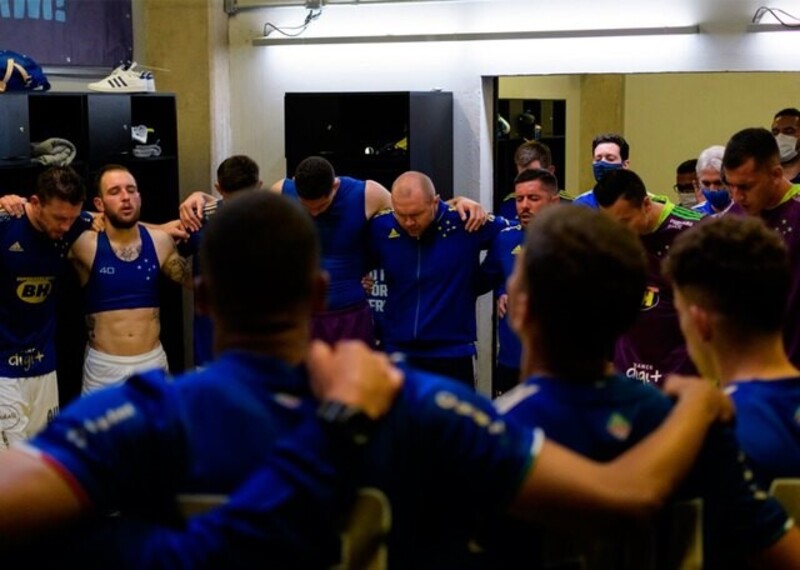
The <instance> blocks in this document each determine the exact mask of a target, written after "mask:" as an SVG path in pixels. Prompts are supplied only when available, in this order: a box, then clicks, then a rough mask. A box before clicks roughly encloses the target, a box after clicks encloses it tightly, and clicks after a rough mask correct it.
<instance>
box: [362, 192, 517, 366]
mask: <svg viewBox="0 0 800 570" xmlns="http://www.w3.org/2000/svg"><path fill="white" fill-rule="evenodd" d="M505 227H507V222H506V221H505V220H504V219H503V218H494V217H492V218H490V220H489V221H488V222H486V224H485V225H484V226H483V227H482V228H480V229H479V230H478V231H475V232H467V230H466V229H465V228H464V222H463V221H462V220H461V218H460V217H459V215H458V212H456V211H455V209H453V208H450V207H449V206H447V205H446V204H444V203H439V206H438V210H437V212H436V215H435V218H434V220H433V222H432V223H431V225H430V226H429V227H428V228H427V229H426V230H425V232H424V233H423V234H422V235H421V236H420V237H419V238H414V237H411V236H410V235H409V234H408V233H406V231H405V230H404V229H403V228H402V227H401V226H400V224H399V223H398V222H397V220H396V219H395V217H394V215H393V214H392V212H391V211H387V212H382V213H380V214H378V215H377V216H375V217H374V218H372V221H371V222H370V236H369V243H370V244H371V246H372V248H373V251H374V255H375V256H376V260H377V264H378V265H380V266H381V267H382V268H383V271H384V277H385V278H386V283H387V285H388V292H389V294H388V297H387V299H386V304H385V305H384V310H383V333H382V334H383V343H384V347H385V350H387V351H390V352H391V351H400V352H405V353H406V354H409V355H412V356H419V357H457V356H469V355H474V354H475V336H476V325H475V299H476V295H477V290H478V266H479V255H480V251H481V250H484V249H488V247H489V246H490V245H491V243H492V240H494V238H495V237H496V236H497V234H498V233H500V230H502V229H503V228H505Z"/></svg>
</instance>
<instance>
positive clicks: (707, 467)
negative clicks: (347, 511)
mask: <svg viewBox="0 0 800 570" xmlns="http://www.w3.org/2000/svg"><path fill="white" fill-rule="evenodd" d="M496 404H497V407H498V408H499V409H500V410H502V411H504V412H505V415H506V417H509V418H511V419H514V420H516V421H517V422H519V423H522V424H527V425H536V426H538V427H541V428H542V429H543V430H544V431H545V432H546V433H547V436H548V438H550V439H552V440H554V441H557V442H558V443H560V444H562V445H564V446H566V447H568V448H570V449H572V450H574V451H576V452H578V453H580V454H582V455H585V456H587V457H590V458H592V459H594V460H597V461H610V460H612V459H614V458H615V457H617V456H618V455H620V454H621V453H623V452H625V451H626V450H628V449H629V448H631V447H633V446H634V445H635V444H637V443H638V442H639V441H641V440H642V439H643V438H645V437H646V436H647V435H648V434H650V433H651V432H652V431H654V430H655V429H656V428H657V427H658V426H659V425H660V424H661V423H662V422H663V421H664V419H665V418H666V416H667V415H668V414H669V412H670V409H671V407H672V404H671V402H670V400H669V399H668V398H667V397H665V396H664V395H663V394H661V393H660V392H659V391H658V390H657V389H656V388H654V387H652V386H648V385H645V384H641V383H639V382H637V381H636V380H634V379H631V378H626V377H623V376H610V377H606V378H603V379H600V380H598V381H597V382H595V383H594V384H576V383H574V382H567V381H564V380H559V379H557V378H553V377H540V376H533V377H531V378H529V379H528V380H527V381H526V382H525V383H524V384H522V385H520V386H518V387H517V388H515V389H514V390H512V391H510V392H507V393H506V394H504V395H503V396H502V397H501V398H500V399H498V400H497V402H496ZM737 421H738V420H737ZM739 455H740V452H739V448H738V446H737V445H736V442H735V439H734V437H733V433H732V431H731V430H730V429H727V428H719V429H717V428H715V429H712V431H711V432H710V433H709V436H708V438H707V441H706V444H705V446H704V447H703V450H702V451H701V453H700V456H699V457H698V459H697V461H696V463H695V467H694V468H693V470H692V472H691V473H690V474H689V476H688V477H687V479H686V481H685V482H684V483H683V485H682V487H681V490H680V491H679V497H678V498H680V497H687V498H691V497H701V498H702V499H703V516H704V528H703V541H704V553H703V556H704V564H705V565H704V567H705V568H731V567H734V566H733V565H732V564H733V561H739V562H740V561H741V559H742V557H743V556H746V555H747V554H749V553H751V552H753V551H756V550H760V549H762V548H764V547H766V546H768V545H771V544H772V543H774V542H775V541H776V540H777V539H779V538H780V537H781V536H782V535H783V533H784V532H785V531H786V528H787V521H788V520H789V519H788V517H787V516H786V514H785V513H784V512H783V510H782V509H781V507H780V506H779V505H778V504H777V502H776V501H775V500H774V499H773V498H770V497H768V496H767V495H766V493H764V492H762V491H761V490H759V489H757V488H755V487H754V486H753V485H752V481H751V474H750V473H749V468H748V466H746V465H745V464H744V463H743V462H742V460H741V458H740V457H739ZM504 522H505V523H506V525H507V526H506V527H505V528H504V529H502V530H499V529H500V527H499V526H498V527H497V529H496V530H497V534H493V535H492V537H493V539H492V548H491V549H490V550H491V552H492V554H493V556H498V557H500V562H498V561H497V560H493V564H496V565H495V566H494V567H497V568H501V567H502V568H522V567H524V566H522V565H520V563H519V560H524V559H525V558H524V557H523V554H526V553H527V556H528V558H529V560H530V558H531V557H533V556H534V553H533V549H532V548H531V544H533V543H535V536H536V535H535V529H532V528H531V527H526V526H520V525H519V524H517V523H515V522H514V521H510V520H506V521H504ZM493 532H494V531H493ZM524 537H527V540H526V539H525V538H524ZM532 538H533V541H532V540H531V539H532ZM494 541H499V543H498V542H494ZM501 545H502V546H501ZM521 557H522V558H521ZM490 567H491V566H490Z"/></svg>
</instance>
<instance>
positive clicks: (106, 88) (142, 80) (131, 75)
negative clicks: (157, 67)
mask: <svg viewBox="0 0 800 570" xmlns="http://www.w3.org/2000/svg"><path fill="white" fill-rule="evenodd" d="M135 67H136V62H131V63H130V64H123V65H120V66H119V67H117V68H116V69H114V71H112V72H111V73H110V74H109V75H108V76H107V77H105V78H104V79H101V80H100V81H95V82H94V83H90V84H89V89H91V90H92V91H101V92H103V93H152V92H155V90H156V84H155V79H153V74H152V73H150V72H149V71H136V70H135Z"/></svg>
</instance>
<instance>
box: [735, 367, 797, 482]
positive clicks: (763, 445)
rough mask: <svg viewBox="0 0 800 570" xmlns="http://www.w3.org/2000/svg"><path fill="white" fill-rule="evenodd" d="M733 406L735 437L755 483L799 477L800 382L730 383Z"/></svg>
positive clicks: (762, 381) (792, 379)
mask: <svg viewBox="0 0 800 570" xmlns="http://www.w3.org/2000/svg"><path fill="white" fill-rule="evenodd" d="M726 391H727V392H728V394H730V396H731V398H733V402H734V404H735V405H736V437H737V439H738V440H739V445H741V446H742V449H743V450H744V452H745V453H746V454H747V457H748V459H749V460H750V461H751V462H752V464H753V468H754V472H755V474H756V479H757V480H758V481H759V483H761V484H762V485H763V486H764V488H768V487H769V485H770V484H771V483H772V480H773V479H776V478H779V477H793V478H797V477H800V378H787V379H784V380H750V381H742V382H733V383H732V384H731V385H730V386H729V387H728V389H727V390H726Z"/></svg>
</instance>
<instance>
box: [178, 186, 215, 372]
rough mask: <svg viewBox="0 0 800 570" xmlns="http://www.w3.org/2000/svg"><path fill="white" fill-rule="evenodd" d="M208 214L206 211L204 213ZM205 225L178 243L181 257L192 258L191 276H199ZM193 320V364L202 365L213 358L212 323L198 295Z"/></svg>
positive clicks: (195, 300)
mask: <svg viewBox="0 0 800 570" xmlns="http://www.w3.org/2000/svg"><path fill="white" fill-rule="evenodd" d="M223 203H224V202H223V201H222V200H217V201H216V203H215V204H214V206H213V210H211V211H212V212H213V211H216V208H219V207H220V206H222V205H223ZM206 215H208V213H206ZM205 229H206V227H205V226H201V227H200V229H198V230H197V231H196V232H192V233H190V234H189V239H187V240H186V241H184V242H182V243H179V244H178V253H179V254H180V256H181V257H191V258H192V276H193V277H195V278H197V277H199V276H200V255H198V254H199V252H200V243H201V242H202V241H203V234H204V233H205ZM194 302H195V306H194V320H193V322H192V346H193V348H194V364H195V366H204V365H205V364H207V363H208V362H211V361H212V360H213V359H214V324H213V323H212V321H211V317H209V316H208V315H207V314H205V312H203V311H202V310H200V309H199V308H198V296H197V295H195V297H194Z"/></svg>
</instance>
